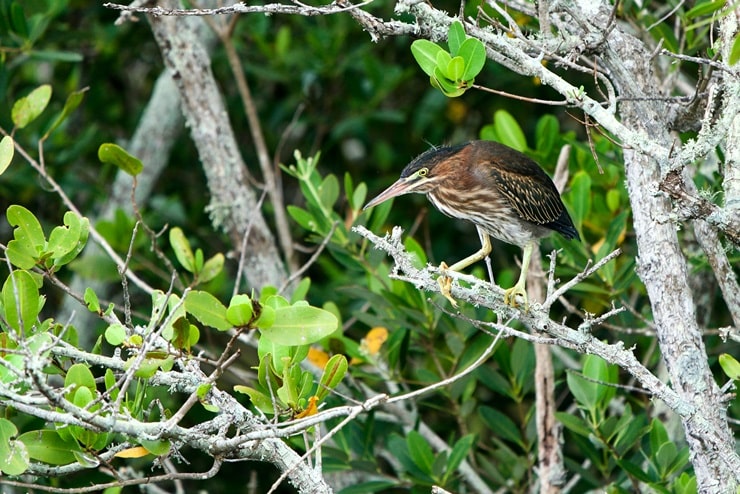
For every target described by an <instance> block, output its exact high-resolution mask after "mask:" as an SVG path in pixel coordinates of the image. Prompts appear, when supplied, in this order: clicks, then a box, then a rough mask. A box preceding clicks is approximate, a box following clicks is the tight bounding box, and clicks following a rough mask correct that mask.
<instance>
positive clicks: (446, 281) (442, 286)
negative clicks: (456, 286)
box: [437, 261, 457, 308]
mask: <svg viewBox="0 0 740 494" xmlns="http://www.w3.org/2000/svg"><path fill="white" fill-rule="evenodd" d="M447 269H449V268H448V267H447V263H445V262H444V261H442V262H441V263H439V270H440V271H442V272H443V273H444V272H445V271H447ZM437 283H439V293H441V294H442V296H444V298H446V299H447V300H449V301H450V303H451V304H452V306H453V307H455V308H457V302H456V301H455V299H454V298H452V294H451V293H450V290H452V278H450V277H449V276H445V275H441V276H440V277H439V278H437Z"/></svg>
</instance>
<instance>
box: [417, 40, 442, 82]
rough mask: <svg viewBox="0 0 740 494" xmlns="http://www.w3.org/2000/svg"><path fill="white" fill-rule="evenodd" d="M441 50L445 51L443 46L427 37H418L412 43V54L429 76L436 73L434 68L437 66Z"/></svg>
mask: <svg viewBox="0 0 740 494" xmlns="http://www.w3.org/2000/svg"><path fill="white" fill-rule="evenodd" d="M441 51H444V50H443V49H442V47H440V46H439V45H437V44H436V43H432V42H431V41H429V40H426V39H417V40H416V41H414V42H413V43H411V54H412V55H413V56H414V59H415V60H416V63H418V64H419V67H421V70H423V71H424V73H425V74H426V75H428V76H433V75H434V68H435V67H437V54H438V53H439V52H441Z"/></svg>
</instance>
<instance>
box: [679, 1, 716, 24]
mask: <svg viewBox="0 0 740 494" xmlns="http://www.w3.org/2000/svg"><path fill="white" fill-rule="evenodd" d="M725 4H726V2H725V0H715V1H713V2H697V4H696V5H695V6H694V7H692V8H691V9H689V11H688V12H686V14H684V16H682V17H685V18H686V19H687V20H690V19H695V18H697V17H701V16H704V15H709V14H714V13H715V12H717V11H719V10H720V9H721V8H722V7H724V6H725Z"/></svg>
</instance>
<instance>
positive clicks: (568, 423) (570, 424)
mask: <svg viewBox="0 0 740 494" xmlns="http://www.w3.org/2000/svg"><path fill="white" fill-rule="evenodd" d="M555 418H557V419H558V420H559V421H560V423H561V424H563V426H565V428H566V429H568V430H569V431H571V432H574V433H575V434H578V435H579V436H583V437H589V436H590V435H591V428H590V427H589V426H588V424H587V423H586V421H584V420H583V419H582V418H581V417H577V416H575V415H571V414H569V413H565V412H555Z"/></svg>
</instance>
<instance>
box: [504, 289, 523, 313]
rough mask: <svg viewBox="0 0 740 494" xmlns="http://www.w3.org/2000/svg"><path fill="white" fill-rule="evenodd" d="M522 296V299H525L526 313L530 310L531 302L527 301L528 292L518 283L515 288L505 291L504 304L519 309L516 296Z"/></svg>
mask: <svg viewBox="0 0 740 494" xmlns="http://www.w3.org/2000/svg"><path fill="white" fill-rule="evenodd" d="M517 295H521V296H522V299H524V311H525V312H526V311H528V310H529V300H528V299H527V292H526V290H525V289H524V287H523V286H519V284H518V283H517V284H516V285H514V286H513V287H511V288H509V289H507V290H504V303H505V304H506V305H508V306H510V307H513V308H515V309H516V308H517V307H519V303H518V302H517V300H516V296H517Z"/></svg>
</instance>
